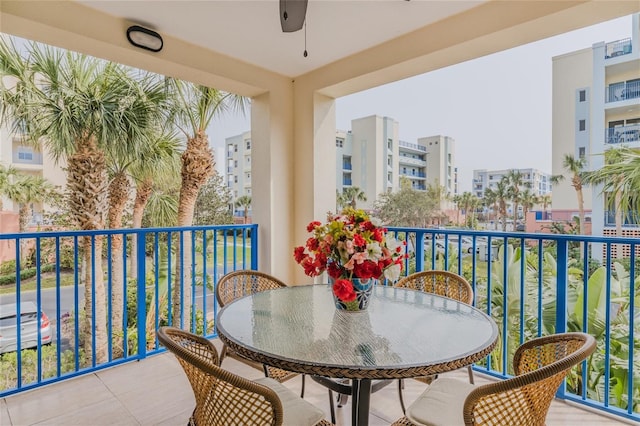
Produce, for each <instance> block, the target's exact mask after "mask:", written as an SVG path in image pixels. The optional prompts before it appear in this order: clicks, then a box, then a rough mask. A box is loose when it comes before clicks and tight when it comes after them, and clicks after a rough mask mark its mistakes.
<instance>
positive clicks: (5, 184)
mask: <svg viewBox="0 0 640 426" xmlns="http://www.w3.org/2000/svg"><path fill="white" fill-rule="evenodd" d="M17 175H18V171H17V170H16V169H15V168H13V167H11V166H9V167H5V166H3V165H0V211H2V210H3V209H4V203H3V202H2V196H6V195H7V193H8V192H9V191H11V184H12V182H13V178H14V177H15V176H17Z"/></svg>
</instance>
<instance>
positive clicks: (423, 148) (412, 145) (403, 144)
mask: <svg viewBox="0 0 640 426" xmlns="http://www.w3.org/2000/svg"><path fill="white" fill-rule="evenodd" d="M399 146H401V147H402V148H407V149H412V150H414V151H420V152H427V147H426V146H422V145H418V144H415V143H411V142H405V141H400V142H399Z"/></svg>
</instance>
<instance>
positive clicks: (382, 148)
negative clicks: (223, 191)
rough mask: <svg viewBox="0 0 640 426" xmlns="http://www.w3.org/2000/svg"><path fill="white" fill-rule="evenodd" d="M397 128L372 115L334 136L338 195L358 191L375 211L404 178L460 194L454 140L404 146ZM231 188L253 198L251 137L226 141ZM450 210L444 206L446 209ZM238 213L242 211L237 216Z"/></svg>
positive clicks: (436, 139) (419, 187)
mask: <svg viewBox="0 0 640 426" xmlns="http://www.w3.org/2000/svg"><path fill="white" fill-rule="evenodd" d="M398 133H399V123H398V122H397V121H396V120H394V119H393V118H390V117H381V116H378V115H371V116H368V117H362V118H358V119H354V120H352V121H351V130H338V131H336V136H335V144H336V188H335V189H336V190H337V191H338V192H342V191H343V189H344V188H348V187H358V188H360V189H361V190H362V191H363V192H364V193H365V195H366V197H367V201H366V202H358V206H359V207H361V208H364V209H371V208H373V203H374V202H375V200H376V198H377V197H378V195H379V194H380V193H383V192H386V191H393V190H397V189H399V187H400V177H405V178H407V179H408V180H409V181H410V182H411V186H412V187H413V188H414V189H416V190H426V188H427V186H428V185H430V184H431V185H440V186H444V187H445V191H446V193H448V194H449V195H455V194H457V190H458V186H457V185H458V176H457V168H456V167H455V140H454V139H453V138H451V137H448V136H430V137H425V138H420V139H418V141H417V143H410V142H406V141H401V140H400V139H399V137H398ZM225 145H226V160H227V161H226V176H227V185H228V187H229V188H230V189H231V191H232V192H233V195H234V197H236V198H237V197H239V196H241V195H251V132H244V133H243V134H241V135H236V136H232V137H230V138H227V139H226V140H225ZM447 207H448V206H441V209H443V210H444V209H446V208H447ZM236 214H239V212H236Z"/></svg>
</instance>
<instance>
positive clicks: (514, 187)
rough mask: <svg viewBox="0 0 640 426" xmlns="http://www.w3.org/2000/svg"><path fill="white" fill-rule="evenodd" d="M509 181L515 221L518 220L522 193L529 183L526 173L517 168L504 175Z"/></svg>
mask: <svg viewBox="0 0 640 426" xmlns="http://www.w3.org/2000/svg"><path fill="white" fill-rule="evenodd" d="M504 177H505V178H506V180H507V183H508V188H507V193H508V194H509V199H510V200H511V202H512V203H513V223H514V225H515V223H516V222H517V221H518V208H519V206H520V193H521V192H522V188H523V187H525V188H528V187H529V185H528V184H527V183H525V182H524V175H523V174H522V173H521V172H520V171H518V170H516V169H511V170H509V173H507V174H506V175H505V176H504Z"/></svg>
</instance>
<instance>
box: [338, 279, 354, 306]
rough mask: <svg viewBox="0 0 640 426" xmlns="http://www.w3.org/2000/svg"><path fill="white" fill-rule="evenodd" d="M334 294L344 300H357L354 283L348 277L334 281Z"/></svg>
mask: <svg viewBox="0 0 640 426" xmlns="http://www.w3.org/2000/svg"><path fill="white" fill-rule="evenodd" d="M333 294H335V295H336V297H337V298H338V299H340V300H342V301H343V302H353V301H354V300H356V292H355V291H354V290H353V283H352V282H351V281H349V280H346V279H344V278H343V279H339V280H336V282H335V283H333Z"/></svg>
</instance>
